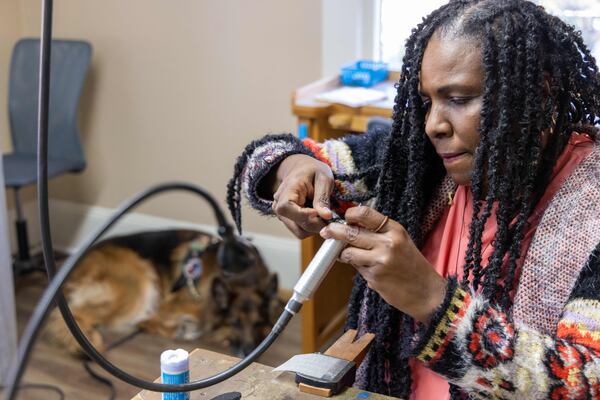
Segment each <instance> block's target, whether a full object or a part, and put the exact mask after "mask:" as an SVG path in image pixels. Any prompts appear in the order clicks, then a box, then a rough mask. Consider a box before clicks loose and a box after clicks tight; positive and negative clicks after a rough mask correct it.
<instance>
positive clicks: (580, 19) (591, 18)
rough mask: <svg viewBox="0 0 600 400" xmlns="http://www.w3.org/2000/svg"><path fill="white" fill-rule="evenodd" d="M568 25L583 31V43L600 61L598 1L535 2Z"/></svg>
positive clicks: (599, 11) (558, 0)
mask: <svg viewBox="0 0 600 400" xmlns="http://www.w3.org/2000/svg"><path fill="white" fill-rule="evenodd" d="M535 3H537V4H540V5H542V6H544V7H545V8H546V11H548V12H549V13H550V14H553V15H556V16H557V17H559V18H560V19H562V20H563V21H565V22H567V23H568V24H571V25H574V26H575V27H576V28H577V29H579V30H581V35H582V36H583V41H584V42H585V44H586V45H587V47H588V48H589V49H590V51H591V52H592V54H593V55H594V58H595V59H596V61H597V62H598V61H600V3H599V2H598V0H535Z"/></svg>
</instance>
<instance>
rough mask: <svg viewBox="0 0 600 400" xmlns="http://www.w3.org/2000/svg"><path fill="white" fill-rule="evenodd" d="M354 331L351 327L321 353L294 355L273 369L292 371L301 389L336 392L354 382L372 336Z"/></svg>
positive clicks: (329, 394) (317, 393) (314, 392)
mask: <svg viewBox="0 0 600 400" xmlns="http://www.w3.org/2000/svg"><path fill="white" fill-rule="evenodd" d="M356 335H357V332H356V331H355V330H354V329H350V330H348V331H347V332H346V333H344V335H342V336H341V337H340V338H339V339H338V340H337V341H336V342H335V343H334V344H333V345H331V347H329V348H328V349H327V350H326V351H325V352H324V353H310V354H299V355H296V356H294V357H292V358H291V359H289V360H288V361H286V362H285V363H283V364H282V365H280V366H279V367H277V368H275V369H274V370H273V371H275V372H278V371H290V372H295V373H296V379H295V380H296V383H298V388H299V390H300V391H301V392H305V393H311V394H315V395H318V396H322V397H330V396H332V395H335V394H338V393H339V392H341V391H342V390H343V389H344V387H346V386H350V385H351V384H352V382H354V375H355V373H356V369H357V368H358V366H359V365H360V363H361V362H362V360H363V359H364V357H365V355H366V354H367V350H368V348H369V344H370V343H371V341H372V340H373V338H374V337H375V335H374V334H372V333H365V334H364V335H362V336H361V337H360V338H356Z"/></svg>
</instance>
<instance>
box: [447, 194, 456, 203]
mask: <svg viewBox="0 0 600 400" xmlns="http://www.w3.org/2000/svg"><path fill="white" fill-rule="evenodd" d="M454 194H455V193H454V192H448V205H449V206H451V205H452V203H453V202H454Z"/></svg>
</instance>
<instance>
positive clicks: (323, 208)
mask: <svg viewBox="0 0 600 400" xmlns="http://www.w3.org/2000/svg"><path fill="white" fill-rule="evenodd" d="M332 191H333V179H332V178H331V177H330V176H327V175H326V174H324V173H319V174H317V176H316V177H315V194H314V198H313V205H314V207H315V210H317V212H318V213H319V216H321V218H323V219H326V220H329V219H331V218H333V214H332V212H331V209H330V208H329V207H330V199H331V192H332Z"/></svg>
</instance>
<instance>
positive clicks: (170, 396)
mask: <svg viewBox="0 0 600 400" xmlns="http://www.w3.org/2000/svg"><path fill="white" fill-rule="evenodd" d="M189 381H190V372H189V371H184V372H182V373H180V374H167V373H165V372H163V373H162V382H163V383H168V384H179V383H188V382H189ZM162 398H163V400H190V394H189V393H188V392H184V393H175V392H173V393H163V395H162Z"/></svg>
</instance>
